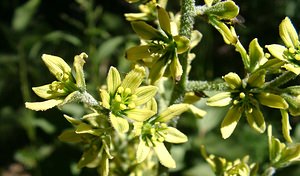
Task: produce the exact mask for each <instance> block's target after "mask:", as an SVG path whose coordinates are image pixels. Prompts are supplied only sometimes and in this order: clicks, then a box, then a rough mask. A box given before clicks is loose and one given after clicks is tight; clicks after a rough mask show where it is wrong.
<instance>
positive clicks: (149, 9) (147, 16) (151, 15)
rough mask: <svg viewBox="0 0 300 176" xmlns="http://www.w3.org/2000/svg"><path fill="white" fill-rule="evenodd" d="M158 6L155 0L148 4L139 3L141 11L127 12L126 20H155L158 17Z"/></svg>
mask: <svg viewBox="0 0 300 176" xmlns="http://www.w3.org/2000/svg"><path fill="white" fill-rule="evenodd" d="M156 6H157V3H156V1H155V0H152V1H150V2H148V3H146V4H141V5H139V10H140V11H141V12H140V13H125V17H126V20H128V21H137V20H143V21H154V20H155V19H156V13H155V11H156Z"/></svg>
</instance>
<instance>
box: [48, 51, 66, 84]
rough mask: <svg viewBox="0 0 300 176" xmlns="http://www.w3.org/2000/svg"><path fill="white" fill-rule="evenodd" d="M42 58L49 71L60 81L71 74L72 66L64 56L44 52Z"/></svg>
mask: <svg viewBox="0 0 300 176" xmlns="http://www.w3.org/2000/svg"><path fill="white" fill-rule="evenodd" d="M42 59H43V61H44V63H45V64H46V65H47V67H48V69H49V71H50V72H51V73H52V74H53V75H54V76H55V77H56V78H57V79H58V80H59V81H62V80H63V79H64V77H65V76H71V67H70V66H69V65H68V64H67V63H66V62H65V61H64V60H63V59H62V58H60V57H58V56H53V55H48V54H43V55H42ZM66 74H67V75H66Z"/></svg>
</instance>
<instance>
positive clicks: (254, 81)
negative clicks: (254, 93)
mask: <svg viewBox="0 0 300 176" xmlns="http://www.w3.org/2000/svg"><path fill="white" fill-rule="evenodd" d="M265 77H266V71H265V70H260V71H257V72H255V73H253V74H251V75H250V76H249V78H248V80H247V83H248V84H249V85H250V86H251V87H262V86H263V85H264V83H265Z"/></svg>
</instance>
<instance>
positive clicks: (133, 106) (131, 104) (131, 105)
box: [128, 102, 136, 109]
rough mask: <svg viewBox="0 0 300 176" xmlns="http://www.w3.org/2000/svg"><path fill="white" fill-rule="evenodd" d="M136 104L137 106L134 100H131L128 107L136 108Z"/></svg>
mask: <svg viewBox="0 0 300 176" xmlns="http://www.w3.org/2000/svg"><path fill="white" fill-rule="evenodd" d="M135 107H136V106H135V104H134V103H133V102H131V103H129V104H128V108H129V109H133V108H135Z"/></svg>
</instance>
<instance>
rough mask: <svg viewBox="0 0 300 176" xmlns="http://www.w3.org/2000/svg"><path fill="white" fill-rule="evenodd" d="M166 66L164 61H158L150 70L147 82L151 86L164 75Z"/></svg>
mask: <svg viewBox="0 0 300 176" xmlns="http://www.w3.org/2000/svg"><path fill="white" fill-rule="evenodd" d="M167 66H168V64H167V63H165V61H164V59H162V58H161V59H159V60H158V61H157V62H156V63H155V65H153V67H152V68H151V70H150V73H149V80H150V83H151V84H152V85H155V84H156V83H157V81H158V80H159V79H160V78H161V77H162V76H163V75H164V73H165V71H166V68H167Z"/></svg>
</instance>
